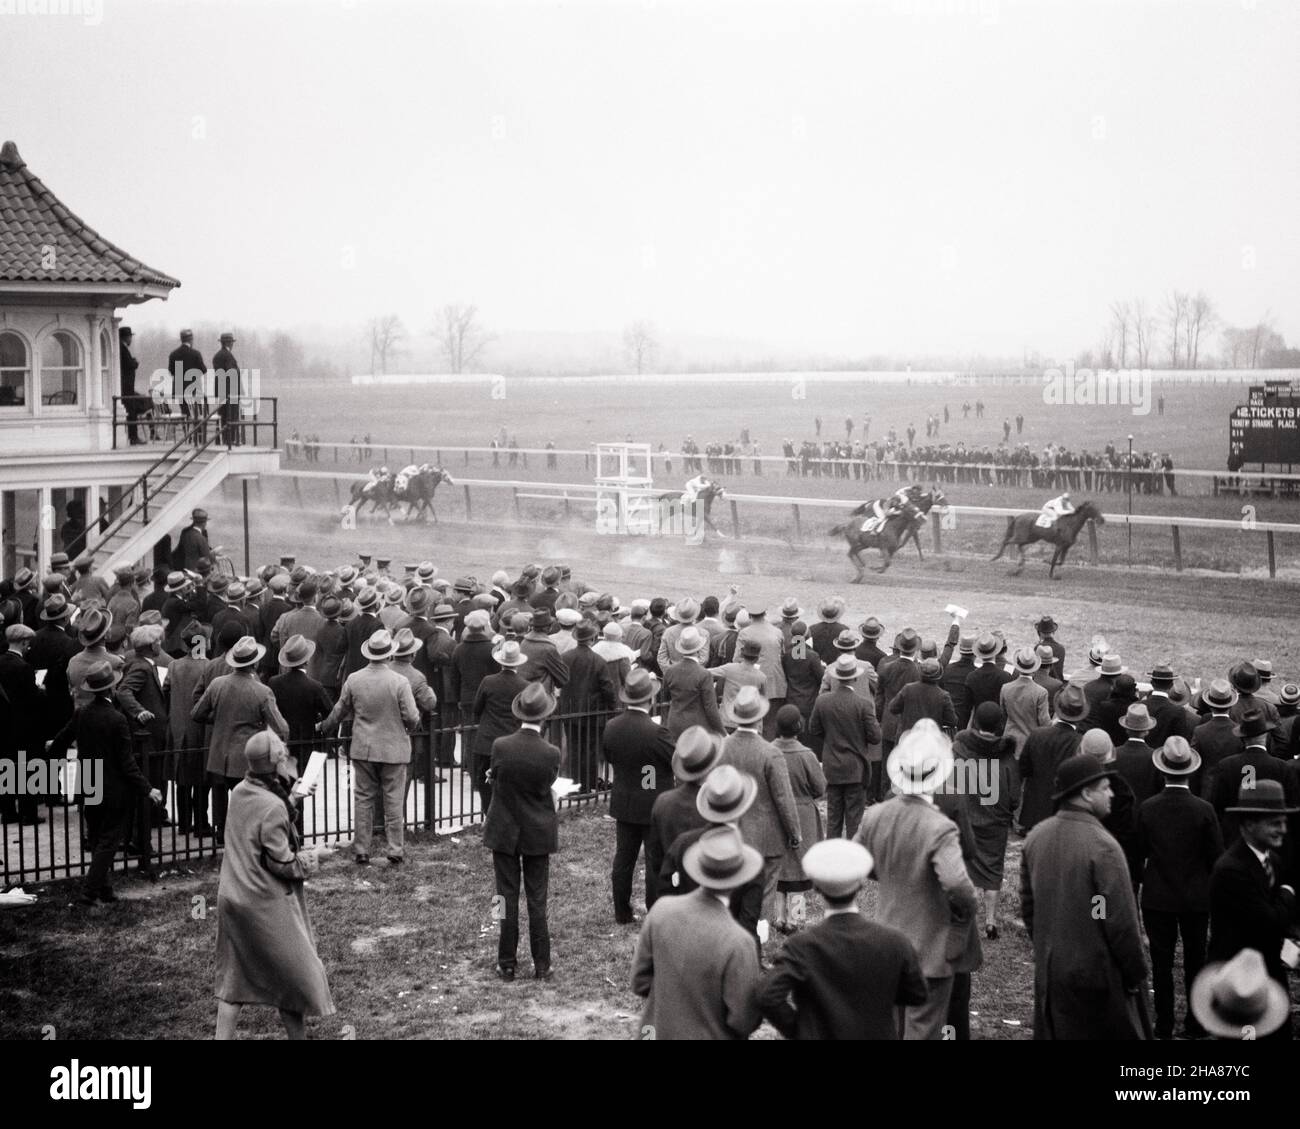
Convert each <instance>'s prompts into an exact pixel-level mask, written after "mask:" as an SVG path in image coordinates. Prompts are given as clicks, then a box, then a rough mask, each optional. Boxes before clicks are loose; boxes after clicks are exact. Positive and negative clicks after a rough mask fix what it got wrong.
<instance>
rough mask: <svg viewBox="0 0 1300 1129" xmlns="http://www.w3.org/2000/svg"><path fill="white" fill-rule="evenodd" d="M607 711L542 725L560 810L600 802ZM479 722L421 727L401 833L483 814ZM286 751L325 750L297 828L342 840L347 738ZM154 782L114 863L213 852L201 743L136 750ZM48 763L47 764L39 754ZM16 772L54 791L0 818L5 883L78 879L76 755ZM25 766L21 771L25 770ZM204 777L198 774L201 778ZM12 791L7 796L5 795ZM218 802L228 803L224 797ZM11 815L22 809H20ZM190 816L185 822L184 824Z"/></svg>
mask: <svg viewBox="0 0 1300 1129" xmlns="http://www.w3.org/2000/svg"><path fill="white" fill-rule="evenodd" d="M614 716H616V714H615V713H612V712H608V713H607V712H591V713H574V714H563V715H558V714H557V715H553V716H552V717H551V718H549V719H548V720H547V722H546V724H545V728H544V730H543V732H544V734H545V735H546V737H547V739H548V740H550V741H552V742H553V743H554V744H556V745H558V746H559V747H560V749H561V751H562V753H563V755H564V760H563V761H562V764H561V769H560V775H561V776H565V777H569V778H571V779H573V780H575V781H576V782H577V783H578V784H579V786H580V787H579V790H578V791H577V792H575V793H572V794H571V795H569V796H566V797H565V798H564V799H562V800H561V801H560V806H561V809H562V810H563V809H567V808H572V807H576V806H581V805H589V804H592V803H597V802H599V801H600V800H601V799H602V798H603V797H604V795H605V793H606V792H607V790H608V788H609V783H610V770H609V768H608V766H607V765H605V764H604V761H603V759H602V758H601V756H600V739H601V734H602V732H603V730H604V727H605V725H606V724H607V722H608V721H609V719H610V718H611V717H614ZM477 736H478V726H477V725H474V724H472V723H471V724H462V723H461V721H460V720H457V722H456V723H455V724H449V725H445V726H440V727H434V728H423V729H420V730H417V731H416V733H415V734H413V737H412V758H411V764H410V766H409V770H408V785H407V792H406V806H405V826H406V829H407V831H410V832H416V831H426V832H427V831H432V832H435V833H443V834H446V833H451V832H456V831H459V830H463V829H465V828H468V827H472V826H474V825H476V824H479V823H481V822H482V820H483V817H484V815H485V808H484V798H485V795H486V793H485V790H484V789H483V788H482V787H481V785H482V771H483V768H484V767H485V764H484V762H483V758H482V757H480V756H479V755H478V754H477V753H476V749H475V745H476V743H477ZM290 750H291V751H292V752H293V753H294V754H295V756H296V757H297V758H298V760H299V761H300V762H303V763H305V761H306V759H307V754H308V753H309V752H311V751H313V750H323V751H324V752H326V754H327V757H328V759H327V761H326V768H325V771H324V773H323V774H322V776H321V779H320V782H319V784H318V785H317V788H316V791H315V794H314V795H312V796H309V797H307V798H306V799H305V800H304V801H303V805H302V811H301V819H300V832H301V835H302V839H303V841H304V842H305V843H309V844H310V843H340V842H347V841H350V840H351V838H352V835H353V827H354V820H353V815H354V813H353V790H352V771H351V762H350V760H349V758H348V740H347V738H346V737H334V738H329V739H322V738H317V739H315V740H312V741H303V742H290ZM137 756H138V758H139V759H140V760H141V761H143V764H142V768H143V769H144V771H145V774H146V775H147V776H148V777H149V779H150V782H151V783H152V784H153V785H154V786H155V787H157V788H158V789H159V790H160V791H162V793H163V796H164V802H163V805H162V807H161V808H159V809H153V810H152V812H151V814H152V816H153V818H152V819H151V821H150V822H151V824H152V826H151V827H150V828H149V831H148V842H149V852H148V855H147V856H146V855H144V854H143V853H142V852H140V851H138V850H136V849H135V847H136V846H137V845H139V841H140V838H141V836H140V835H139V834H138V828H139V826H140V825H142V824H143V815H144V812H145V811H146V810H148V809H149V808H150V805H148V804H147V802H146V803H145V804H142V805H141V806H140V812H141V814H140V817H139V818H140V824H139V825H137V827H136V829H133V831H131V832H128V834H127V835H126V836H125V837H124V842H123V844H122V845H121V847H119V850H118V854H117V857H116V859H115V861H114V868H115V869H117V870H125V869H127V868H134V867H135V866H137V865H138V864H139V863H140V862H142V861H143V860H144V859H145V858H147V859H148V862H149V864H150V865H152V866H153V867H154V868H155V869H156V868H160V867H173V866H176V865H184V864H186V863H196V862H200V861H202V860H204V859H211V858H213V857H215V856H216V855H217V854H218V853H219V850H220V848H219V846H218V844H217V841H216V839H215V838H214V837H213V836H211V835H207V836H200V835H198V834H196V833H195V831H194V828H195V826H196V825H198V826H202V825H203V824H204V823H207V824H211V823H212V820H213V816H214V815H216V814H217V810H216V808H217V803H216V802H215V797H214V795H213V792H212V789H213V787H220V785H215V786H214V785H212V784H211V782H210V780H209V779H208V778H206V776H205V775H200V772H199V770H198V766H201V765H202V764H203V762H204V758H205V757H206V751H205V750H204V749H201V748H190V749H179V750H168V751H148V752H144V751H137ZM45 763H46V764H49V762H45ZM15 764H16V766H17V768H18V769H19V770H20V771H17V772H13V773H12V774H11V775H10V779H12V780H14V781H17V780H20V779H21V780H22V781H23V782H24V787H25V784H26V782H27V781H29V780H35V779H45V778H47V777H49V778H50V779H52V780H54V781H57V788H58V791H59V793H60V795H59V796H57V797H55V798H54V799H53V800H52V801H51V798H50V797H49V796H36V797H25V796H22V795H19V796H15V797H13V798H14V800H15V805H16V806H17V803H18V802H20V801H21V800H23V799H30V800H34V801H35V803H33V804H31V805H30V807H29V808H28V810H29V811H30V809H31V808H35V810H36V812H37V813H38V814H39V818H40V819H41V820H42V822H40V823H39V824H31V823H22V822H19V820H18V819H17V818H14V816H13V815H9V816H0V876H2V877H3V882H4V885H5V886H6V887H8V886H15V885H31V884H32V883H37V882H47V881H51V880H57V879H68V878H77V877H80V876H81V875H83V874H84V873H85V872H86V870H87V868H88V867H89V865H90V857H91V856H90V848H89V846H88V845H87V836H86V820H85V814H84V805H83V801H82V800H81V799H80V798H79V797H78V796H77V795H76V794H75V793H76V791H78V790H79V784H78V782H77V774H78V763H77V759H76V752H75V750H73V751H72V752H71V753H70V754H69V756H68V758H67V759H64V760H59V761H57V762H54V763H53V765H52V768H53V771H52V772H47V771H46V769H45V767H44V766H42V767H41V768H40V769H39V770H34V769H32V767H31V762H30V761H28V760H26V759H24V760H23V761H17V760H15ZM24 769H25V771H23V770H24ZM200 780H201V781H202V782H200ZM5 798H9V797H5ZM223 806H224V805H223ZM16 814H18V815H21V814H23V812H22V811H21V810H19V811H18V812H17V813H16ZM383 822H384V821H383V813H382V811H381V810H377V811H376V815H375V819H374V825H375V834H376V835H377V836H378V835H380V834H381V832H382V827H383ZM187 824H188V826H187Z"/></svg>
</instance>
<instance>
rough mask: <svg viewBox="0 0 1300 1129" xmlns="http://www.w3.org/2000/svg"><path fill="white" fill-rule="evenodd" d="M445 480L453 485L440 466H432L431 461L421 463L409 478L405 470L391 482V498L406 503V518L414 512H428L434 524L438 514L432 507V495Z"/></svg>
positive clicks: (449, 476)
mask: <svg viewBox="0 0 1300 1129" xmlns="http://www.w3.org/2000/svg"><path fill="white" fill-rule="evenodd" d="M443 482H445V483H446V484H447V485H448V486H455V485H456V484H455V483H454V482H453V481H452V478H451V475H450V474H448V473H447V472H446V471H445V470H443V469H442V467H440V466H433V465H432V464H431V463H421V464H420V466H419V468H418V469H417V472H416V473H415V474H414V475H411V476H410V477H409V478H407V476H406V471H403V472H402V473H401V474H399V475H398V476H397V478H396V480H395V481H394V483H393V498H394V500H395V501H398V502H405V503H406V520H407V521H410V520H411V518H412V516H413V515H414V514H422V513H425V512H428V513H429V514H430V515H431V516H432V518H433V520H434V523H435V524H436V523H437V521H438V514H437V512H436V511H435V510H434V508H433V495H434V492H435V491H436V490H437V489H438V486H439V485H440V484H441V483H443Z"/></svg>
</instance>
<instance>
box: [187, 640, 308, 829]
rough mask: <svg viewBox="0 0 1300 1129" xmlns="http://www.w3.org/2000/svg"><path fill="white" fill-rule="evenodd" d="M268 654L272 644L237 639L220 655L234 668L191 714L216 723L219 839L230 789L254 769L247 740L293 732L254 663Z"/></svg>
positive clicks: (210, 766) (211, 766)
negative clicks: (246, 751) (265, 733)
mask: <svg viewBox="0 0 1300 1129" xmlns="http://www.w3.org/2000/svg"><path fill="white" fill-rule="evenodd" d="M265 654H266V647H265V646H263V645H262V644H261V643H259V642H258V641H257V640H256V639H254V638H253V637H252V636H251V635H245V636H244V637H243V638H241V639H237V640H236V641H235V642H234V644H233V645H232V646H231V647H230V649H229V650H228V651H226V652H225V653H224V654H223V655H222V656H221V657H220V658H215V659H213V660H212V663H211V664H210V665H211V666H212V667H218V666H220V664H223V663H224V665H225V666H226V667H228V668H229V673H227V674H222V675H218V676H217V677H215V678H213V679H212V680H211V681H210V682H208V683H207V686H206V688H205V689H204V690H203V691H202V694H201V696H200V697H199V700H198V702H197V703H195V706H194V709H193V710H192V711H191V713H190V718H191V720H193V721H196V722H199V723H209V724H211V726H212V736H211V737H210V738H209V740H208V762H207V770H208V782H209V783H210V784H211V786H212V825H213V830H214V831H215V833H216V838H217V844H218V846H220V845H221V844H222V843H223V842H224V836H225V829H226V809H227V806H228V804H229V800H230V791H231V789H232V788H234V787H235V785H236V784H238V783H239V782H240V781H241V780H242V779H243V778H244V774H245V773H246V772H247V771H248V758H247V757H246V756H245V755H244V746H245V745H246V744H247V743H248V739H249V738H250V737H252V736H253V735H254V734H255V733H260V732H262V730H264V729H272V730H274V731H275V734H276V736H277V737H279V738H280V739H281V740H282V741H283V740H284V739H285V738H286V737H288V736H289V723H288V722H287V721H285V720H284V715H283V714H281V713H280V711H279V709H277V708H276V704H275V695H274V694H272V693H271V690H270V688H269V687H267V686H264V685H263V684H262V683H261V682H259V681H258V679H257V675H256V674H254V673H253V671H254V668H255V667H256V666H257V664H258V663H259V662H260V661H261V660H262V657H263V655H265Z"/></svg>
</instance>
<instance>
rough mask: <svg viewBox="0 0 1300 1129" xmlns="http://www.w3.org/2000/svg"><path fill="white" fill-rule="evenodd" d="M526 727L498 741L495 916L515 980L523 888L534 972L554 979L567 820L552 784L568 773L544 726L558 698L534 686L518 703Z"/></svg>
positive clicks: (490, 836)
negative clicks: (556, 906)
mask: <svg viewBox="0 0 1300 1129" xmlns="http://www.w3.org/2000/svg"><path fill="white" fill-rule="evenodd" d="M512 709H513V712H514V715H515V717H516V718H518V719H519V729H518V730H517V731H516V732H515V733H512V734H510V735H509V736H506V737H498V738H497V739H496V740H495V741H494V742H493V744H492V767H491V770H490V773H491V775H490V782H491V784H492V803H491V806H490V807H489V808H488V812H487V819H486V820H485V821H484V824H483V845H484V846H485V847H487V848H488V849H489V850H490V851H491V852H492V868H493V871H494V873H495V876H496V894H497V897H496V900H495V901H494V903H493V916H494V917H495V918H496V920H497V921H498V922H499V924H500V930H501V933H500V937H499V939H498V944H497V975H498V976H500V977H501V978H502V979H503V980H506V981H511V980H513V979H514V978H515V965H516V963H517V960H518V949H519V888H520V885H521V884H522V886H523V889H524V895H525V898H526V900H527V902H528V946H529V950H530V951H531V953H532V957H533V975H534V977H535V978H536V979H538V980H549V979H551V934H550V928H549V926H548V924H547V917H546V913H547V905H546V903H547V896H548V887H549V883H550V873H551V869H550V868H551V855H552V854H554V853H555V852H556V851H558V850H559V849H560V831H559V819H558V817H557V815H556V810H555V799H554V796H553V794H552V792H551V785H552V784H554V783H555V781H556V779H557V778H558V776H559V774H560V750H559V749H558V748H556V747H555V746H554V745H552V744H551V743H550V742H548V741H547V740H545V739H544V738H543V737H542V723H543V722H544V721H545V720H546V718H547V717H549V716H550V715H551V713H553V712H554V710H555V698H554V697H553V696H552V695H551V694H550V693H548V692H547V690H546V688H545V687H544V686H542V684H541V683H540V682H529V683H527V684H526V685H525V686H524V688H523V689H522V690H521V691H520V692H519V694H518V696H517V697H516V698H515V701H514V703H513V706H512Z"/></svg>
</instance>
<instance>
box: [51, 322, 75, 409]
mask: <svg viewBox="0 0 1300 1129" xmlns="http://www.w3.org/2000/svg"><path fill="white" fill-rule="evenodd" d="M80 386H81V345H80V344H79V343H78V341H77V339H76V338H75V337H73V336H72V334H71V333H62V332H60V333H53V334H51V335H50V336H49V337H48V338H46V340H45V342H44V344H43V345H42V346H41V403H42V404H44V405H46V406H47V407H66V406H69V405H72V404H75V403H76V402H77V392H78V389H79V388H80Z"/></svg>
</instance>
